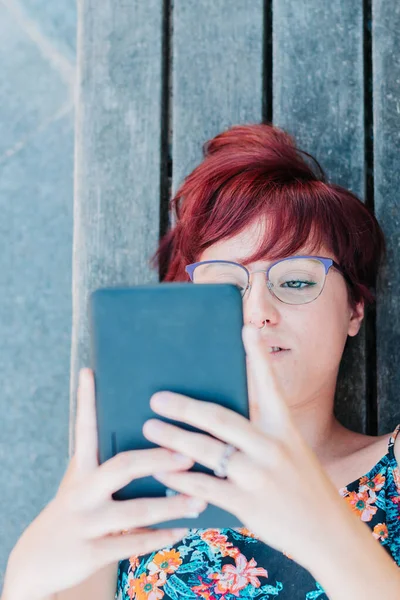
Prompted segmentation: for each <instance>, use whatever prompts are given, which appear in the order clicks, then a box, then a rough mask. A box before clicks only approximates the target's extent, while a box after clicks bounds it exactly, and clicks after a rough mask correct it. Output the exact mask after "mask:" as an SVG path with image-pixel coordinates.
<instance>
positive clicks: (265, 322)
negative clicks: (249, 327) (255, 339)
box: [250, 321, 267, 329]
mask: <svg viewBox="0 0 400 600" xmlns="http://www.w3.org/2000/svg"><path fill="white" fill-rule="evenodd" d="M250 323H253V321H250ZM266 324H267V321H264V325H263V326H262V327H259V328H258V329H264V327H265V326H266ZM253 325H255V323H253Z"/></svg>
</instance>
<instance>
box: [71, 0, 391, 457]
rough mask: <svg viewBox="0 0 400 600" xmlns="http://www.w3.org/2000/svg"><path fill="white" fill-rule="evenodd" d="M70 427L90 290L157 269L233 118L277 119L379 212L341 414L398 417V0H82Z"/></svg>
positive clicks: (370, 425)
mask: <svg viewBox="0 0 400 600" xmlns="http://www.w3.org/2000/svg"><path fill="white" fill-rule="evenodd" d="M78 8H79V26H78V69H79V77H78V106H77V121H76V180H75V183H76V196H75V225H74V227H75V230H74V272H73V300H74V315H73V346H72V377H71V428H70V430H71V437H70V449H72V447H73V426H72V425H73V422H74V418H75V394H76V387H77V374H78V370H79V368H81V367H82V366H86V365H89V355H88V330H87V299H88V294H89V293H90V292H91V291H92V290H93V289H95V288H97V287H100V286H103V285H114V284H122V285H132V284H137V283H139V282H150V281H155V280H157V279H158V274H157V273H155V272H152V271H151V270H150V268H149V266H148V259H149V257H150V255H151V254H152V252H153V251H154V249H155V247H156V245H157V243H158V240H159V237H160V235H161V234H162V233H164V232H165V231H166V228H167V227H168V225H169V218H168V207H167V204H168V199H169V197H170V196H171V194H172V193H174V191H175V190H176V189H177V186H178V184H179V183H180V182H181V180H182V179H183V177H184V176H185V175H186V174H187V173H189V171H190V170H191V169H193V167H194V166H195V165H196V164H197V163H198V162H199V161H200V160H201V156H202V144H203V143H204V142H205V141H206V140H207V139H209V138H210V137H212V136H214V135H215V134H216V133H218V132H220V131H221V130H223V129H224V128H227V127H228V126H230V125H232V124H237V123H245V122H260V121H264V122H265V121H273V122H274V123H276V124H277V125H280V126H282V127H283V128H285V129H286V130H287V131H289V132H290V133H292V134H294V135H295V137H296V139H297V140H298V143H299V146H300V147H301V148H303V149H304V150H307V151H308V152H311V153H313V154H314V155H315V156H316V158H317V159H318V160H319V161H320V162H321V164H322V166H323V167H324V168H325V169H326V171H327V173H328V175H329V177H330V178H331V180H333V181H335V182H337V183H340V184H342V185H345V186H347V187H349V188H350V189H351V190H353V191H354V192H356V193H357V194H358V195H359V196H360V197H361V198H362V199H364V201H365V202H366V203H367V204H368V206H370V207H371V208H372V209H373V210H374V211H375V213H376V215H377V217H378V219H379V221H380V223H381V225H382V227H383V229H384V231H385V233H386V236H387V242H388V262H387V266H386V267H385V268H384V270H383V271H382V275H381V277H380V278H379V281H378V282H377V297H378V302H377V308H376V310H375V309H372V310H369V311H368V314H367V316H366V319H365V325H364V326H363V329H362V331H361V333H360V334H359V335H358V336H357V337H356V338H355V339H352V340H351V343H350V344H349V347H348V349H347V350H346V356H345V358H344V360H343V365H342V369H341V372H340V378H339V385H338V392H337V402H336V410H337V414H338V417H339V419H340V420H341V421H342V422H343V423H344V424H345V425H346V426H348V427H350V428H352V429H354V430H356V431H359V432H364V433H368V434H371V435H374V434H383V433H386V432H389V431H390V430H393V429H394V427H395V425H396V424H397V423H398V422H400V407H399V401H398V394H399V391H400V315H399V312H400V303H399V293H400V269H399V268H398V265H399V263H400V236H399V228H400V197H399V188H400V169H399V165H398V162H399V161H398V157H399V151H400V134H399V132H400V92H399V90H400V60H399V52H400V47H399V38H398V35H397V32H398V31H399V30H400V5H399V4H398V2H396V0H385V1H383V0H365V1H364V2H361V0H356V1H354V2H348V1H346V0H335V1H333V2H321V0H306V1H305V2H295V1H294V0H279V1H276V2H272V1H271V0H265V1H262V0H201V1H199V0H174V2H173V3H172V0H165V1H164V2H162V1H161V0H146V1H145V2H143V1H141V0H129V1H126V0H103V1H102V3H101V8H100V6H99V4H98V2H96V1H95V0H79V2H78Z"/></svg>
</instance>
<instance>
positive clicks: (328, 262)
mask: <svg viewBox="0 0 400 600" xmlns="http://www.w3.org/2000/svg"><path fill="white" fill-rule="evenodd" d="M297 258H313V259H314V260H319V261H320V262H321V263H322V264H323V265H324V268H325V279H324V285H323V287H322V289H321V292H320V293H319V295H321V293H322V291H323V289H324V287H325V280H326V276H327V274H328V271H329V269H330V268H331V267H334V268H335V269H336V270H337V271H339V272H340V273H341V274H342V275H343V277H344V278H345V279H346V281H347V282H348V283H349V284H350V285H352V281H351V279H350V278H349V277H348V275H347V274H346V273H345V272H344V270H343V269H342V267H341V266H340V265H338V263H337V262H335V261H334V260H333V259H332V258H326V257H325V256H310V255H301V256H288V257H287V258H281V259H280V260H276V261H275V262H273V263H272V264H271V265H269V267H268V269H260V270H258V271H249V270H248V269H247V268H246V267H245V266H243V265H241V264H239V263H237V262H234V261H232V260H202V261H200V262H195V263H192V264H190V265H186V267H185V271H186V273H187V274H188V275H189V277H190V280H191V281H192V282H193V272H194V270H195V268H196V267H198V266H199V265H204V264H210V263H216V262H217V263H226V264H229V265H237V266H238V267H241V268H242V269H244V270H245V271H246V273H247V286H246V289H245V290H244V292H243V294H242V298H243V297H244V296H245V294H246V292H247V290H248V289H249V287H250V275H251V274H252V273H265V275H266V279H267V287H268V289H269V291H270V292H271V294H273V295H274V297H275V298H277V300H279V301H280V302H284V301H283V300H281V299H280V298H278V296H276V295H275V294H274V292H273V291H272V287H273V285H272V283H271V282H270V280H269V278H268V274H269V272H270V270H271V269H272V267H274V266H275V265H277V264H278V263H281V262H285V261H286V260H295V259H297ZM317 298H318V296H317ZM315 300H316V298H315ZM311 302H313V300H311Z"/></svg>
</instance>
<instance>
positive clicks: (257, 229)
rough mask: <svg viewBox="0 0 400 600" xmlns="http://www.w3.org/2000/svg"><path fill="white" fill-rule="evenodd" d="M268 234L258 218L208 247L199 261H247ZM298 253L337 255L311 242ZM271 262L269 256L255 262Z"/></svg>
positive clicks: (263, 223) (266, 226) (259, 264)
mask: <svg viewBox="0 0 400 600" xmlns="http://www.w3.org/2000/svg"><path fill="white" fill-rule="evenodd" d="M267 235H268V225H267V222H266V220H265V219H263V220H261V219H260V220H257V221H256V222H254V223H253V224H251V225H249V226H248V227H246V228H245V229H244V230H243V231H241V232H240V233H238V234H236V235H235V236H232V237H230V238H226V239H223V240H220V241H219V242H216V243H215V244H212V245H211V246H209V247H208V248H206V249H205V250H204V251H203V252H202V254H201V255H200V257H199V258H198V261H202V260H218V259H221V260H232V261H236V262H245V260H246V259H247V258H248V257H249V256H251V255H252V254H254V252H255V251H256V250H257V249H258V248H259V247H260V243H262V240H263V239H265V238H266V236H267ZM296 255H314V256H324V257H326V258H332V259H334V260H336V259H335V256H334V255H333V254H332V252H331V251H330V250H329V249H328V248H326V246H324V245H320V246H318V247H317V248H315V247H313V245H312V244H311V243H309V244H305V245H304V246H302V247H301V248H299V249H298V250H297V252H296ZM282 258H283V257H282ZM275 260H276V259H275ZM269 262H273V261H272V260H268V257H265V259H264V260H260V261H259V262H257V263H253V264H254V265H257V266H264V265H265V264H267V263H269Z"/></svg>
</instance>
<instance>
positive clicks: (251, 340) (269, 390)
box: [242, 324, 291, 434]
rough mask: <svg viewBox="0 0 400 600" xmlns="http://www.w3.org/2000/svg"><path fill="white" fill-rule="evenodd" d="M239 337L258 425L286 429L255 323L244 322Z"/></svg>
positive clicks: (285, 412)
mask: <svg viewBox="0 0 400 600" xmlns="http://www.w3.org/2000/svg"><path fill="white" fill-rule="evenodd" d="M242 338H243V343H244V346H245V350H246V355H247V365H248V383H249V400H250V402H251V404H252V405H253V406H254V405H257V408H258V410H257V414H258V417H259V418H260V421H261V427H262V429H263V430H264V431H265V432H268V433H274V434H279V433H280V432H283V431H285V430H286V429H287V427H288V425H289V423H290V421H291V418H290V413H289V408H288V406H287V403H286V401H285V398H284V394H283V390H282V389H281V385H280V383H279V380H278V378H277V376H276V373H275V372H274V369H273V365H272V364H271V360H270V355H269V353H268V349H267V348H266V345H265V343H264V342H263V339H262V336H261V334H260V331H259V329H258V328H257V327H256V326H255V325H252V324H250V325H245V326H244V327H243V331H242ZM250 395H251V398H250Z"/></svg>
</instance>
